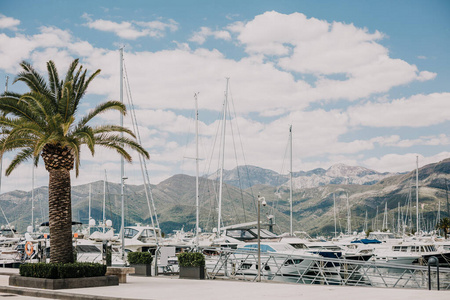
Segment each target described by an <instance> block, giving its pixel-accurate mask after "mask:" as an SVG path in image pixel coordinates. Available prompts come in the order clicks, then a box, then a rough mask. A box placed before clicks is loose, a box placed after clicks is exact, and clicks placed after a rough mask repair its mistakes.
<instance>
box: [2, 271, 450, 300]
mask: <svg viewBox="0 0 450 300" xmlns="http://www.w3.org/2000/svg"><path fill="white" fill-rule="evenodd" d="M17 273H18V270H17V269H0V298H2V297H7V298H11V299H20V300H22V299H75V300H77V299H83V300H85V299H94V300H95V299H98V300H106V299H111V300H114V299H154V300H176V299H182V300H206V299H208V300H209V299H214V300H222V299H223V300H225V299H226V300H229V299H233V300H235V299H236V300H237V299H245V300H250V299H254V300H266V299H267V300H269V299H270V300H274V299H313V300H348V299H350V298H351V299H363V300H372V299H373V300H375V299H376V300H379V299H389V300H401V299H405V300H406V299H407V300H415V299H417V300H424V299H432V300H440V299H445V300H448V299H450V291H436V290H432V291H429V290H416V289H387V288H371V287H348V286H326V285H325V286H324V285H302V284H284V283H273V282H261V283H258V282H244V281H229V280H187V279H178V277H167V276H158V277H138V276H130V275H128V276H127V283H121V284H120V285H118V286H109V287H96V288H83V289H65V290H55V291H54V290H43V289H30V288H22V287H10V286H9V285H8V278H9V275H8V274H17Z"/></svg>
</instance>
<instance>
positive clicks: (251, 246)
mask: <svg viewBox="0 0 450 300" xmlns="http://www.w3.org/2000/svg"><path fill="white" fill-rule="evenodd" d="M240 250H251V251H256V250H258V244H249V245H245V246H244V247H243V248H240ZM261 252H276V251H275V249H273V248H272V247H270V246H269V245H265V244H261Z"/></svg>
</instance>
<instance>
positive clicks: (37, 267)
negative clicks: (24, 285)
mask: <svg viewBox="0 0 450 300" xmlns="http://www.w3.org/2000/svg"><path fill="white" fill-rule="evenodd" d="M19 274H20V275H21V276H24V277H36V278H49V279H60V278H79V277H96V276H105V274H106V266H105V265H102V264H96V263H69V264H61V263H33V264H23V265H20V267H19Z"/></svg>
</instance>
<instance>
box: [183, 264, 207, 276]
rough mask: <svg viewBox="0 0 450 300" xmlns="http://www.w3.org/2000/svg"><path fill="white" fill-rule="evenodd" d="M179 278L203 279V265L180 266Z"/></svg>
mask: <svg viewBox="0 0 450 300" xmlns="http://www.w3.org/2000/svg"><path fill="white" fill-rule="evenodd" d="M180 278H181V279H205V267H181V266H180Z"/></svg>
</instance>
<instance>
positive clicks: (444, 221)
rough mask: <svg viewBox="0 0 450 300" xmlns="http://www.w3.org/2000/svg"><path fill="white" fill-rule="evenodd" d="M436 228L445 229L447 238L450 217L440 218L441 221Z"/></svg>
mask: <svg viewBox="0 0 450 300" xmlns="http://www.w3.org/2000/svg"><path fill="white" fill-rule="evenodd" d="M436 229H442V231H444V236H445V238H447V235H448V233H449V231H450V219H449V218H443V219H441V220H439V222H438V223H437V225H436Z"/></svg>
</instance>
